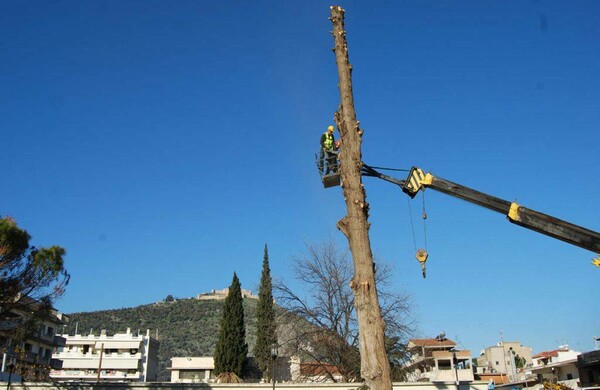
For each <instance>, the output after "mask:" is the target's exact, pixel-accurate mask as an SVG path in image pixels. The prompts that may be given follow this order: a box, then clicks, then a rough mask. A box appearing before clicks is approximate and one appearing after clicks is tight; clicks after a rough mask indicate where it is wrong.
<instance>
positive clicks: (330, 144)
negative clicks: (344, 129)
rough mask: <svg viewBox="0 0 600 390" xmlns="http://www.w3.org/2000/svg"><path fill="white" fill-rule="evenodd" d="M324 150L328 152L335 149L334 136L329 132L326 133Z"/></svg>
mask: <svg viewBox="0 0 600 390" xmlns="http://www.w3.org/2000/svg"><path fill="white" fill-rule="evenodd" d="M323 148H324V149H327V150H331V149H333V134H329V132H328V131H326V132H325V141H324V142H323Z"/></svg>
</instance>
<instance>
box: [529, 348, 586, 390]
mask: <svg viewBox="0 0 600 390" xmlns="http://www.w3.org/2000/svg"><path fill="white" fill-rule="evenodd" d="M579 355H580V352H576V351H573V350H572V349H569V346H568V345H561V346H560V347H558V349H555V350H552V351H544V352H540V353H537V354H535V355H534V356H533V367H531V368H530V370H531V373H532V374H533V375H535V376H537V378H538V381H539V382H540V383H543V382H545V381H548V382H551V383H560V384H562V385H565V386H567V387H570V388H575V387H578V385H577V382H578V380H579V370H578V368H577V357H578V356H579Z"/></svg>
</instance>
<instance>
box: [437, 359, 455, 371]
mask: <svg viewBox="0 0 600 390" xmlns="http://www.w3.org/2000/svg"><path fill="white" fill-rule="evenodd" d="M438 368H439V369H440V370H451V369H452V365H451V364H450V360H449V359H440V360H438Z"/></svg>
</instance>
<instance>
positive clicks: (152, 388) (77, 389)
mask: <svg viewBox="0 0 600 390" xmlns="http://www.w3.org/2000/svg"><path fill="white" fill-rule="evenodd" d="M359 387H360V384H359V383H281V384H279V383H277V384H276V385H275V388H276V389H281V390H310V389H316V390H356V389H358V388H359ZM0 388H7V383H6V382H4V383H2V382H0ZM10 389H12V390H92V389H93V390H121V389H123V390H125V389H131V390H194V389H198V390H273V385H272V384H267V383H248V384H216V383H170V382H163V383H75V382H72V383H27V382H26V383H11V384H10ZM393 390H487V382H471V383H461V384H460V385H459V386H456V385H455V384H454V383H435V384H434V383H423V382H418V383H411V382H397V383H394V384H393Z"/></svg>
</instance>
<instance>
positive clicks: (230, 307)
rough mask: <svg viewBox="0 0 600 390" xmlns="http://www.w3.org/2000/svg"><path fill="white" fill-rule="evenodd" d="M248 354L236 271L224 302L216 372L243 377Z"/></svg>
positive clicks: (240, 293)
mask: <svg viewBox="0 0 600 390" xmlns="http://www.w3.org/2000/svg"><path fill="white" fill-rule="evenodd" d="M247 354H248V344H246V330H245V328H244V307H243V298H242V289H241V286H240V281H239V279H238V277H237V275H236V274H235V272H234V273H233V280H232V282H231V286H229V293H228V294H227V298H225V303H224V304H223V317H222V318H221V330H220V332H219V340H218V342H217V346H216V349H215V374H216V375H219V374H224V373H233V374H235V375H237V376H238V377H241V375H242V368H243V366H244V362H245V360H246V356H247Z"/></svg>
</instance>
